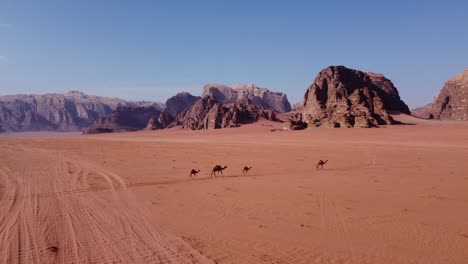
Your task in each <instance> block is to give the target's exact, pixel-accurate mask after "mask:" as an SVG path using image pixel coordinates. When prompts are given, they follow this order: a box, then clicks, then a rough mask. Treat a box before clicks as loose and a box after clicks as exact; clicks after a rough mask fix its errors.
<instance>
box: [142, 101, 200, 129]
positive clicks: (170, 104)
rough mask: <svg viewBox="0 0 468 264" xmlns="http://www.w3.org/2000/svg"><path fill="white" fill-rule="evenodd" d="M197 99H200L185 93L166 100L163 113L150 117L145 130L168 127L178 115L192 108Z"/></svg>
mask: <svg viewBox="0 0 468 264" xmlns="http://www.w3.org/2000/svg"><path fill="white" fill-rule="evenodd" d="M198 99H200V97H199V96H193V95H191V94H189V93H186V92H182V93H178V94H176V95H175V96H173V97H171V98H169V99H167V101H166V104H165V105H166V108H165V109H164V111H163V112H162V113H161V114H158V115H157V116H154V117H152V118H151V119H150V121H149V122H148V124H147V126H146V129H148V130H156V129H162V128H166V127H169V126H170V125H171V124H172V123H173V122H174V120H175V118H176V117H177V116H178V115H180V114H181V113H183V112H184V111H185V110H187V109H189V108H190V107H192V106H193V105H194V104H195V102H196V101H197V100H198Z"/></svg>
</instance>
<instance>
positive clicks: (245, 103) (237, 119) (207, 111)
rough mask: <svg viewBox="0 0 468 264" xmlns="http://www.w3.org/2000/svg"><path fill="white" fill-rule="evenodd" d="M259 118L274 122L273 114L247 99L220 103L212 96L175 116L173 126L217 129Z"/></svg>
mask: <svg viewBox="0 0 468 264" xmlns="http://www.w3.org/2000/svg"><path fill="white" fill-rule="evenodd" d="M260 118H265V119H268V120H276V118H275V112H274V111H273V110H271V109H264V108H262V107H259V106H257V105H255V104H254V103H253V102H252V101H251V100H249V99H243V100H240V101H237V102H235V103H221V102H218V101H217V100H216V99H215V98H214V97H212V96H206V97H203V98H202V99H199V100H198V101H197V102H196V103H195V104H194V105H193V106H192V107H191V108H190V109H188V110H187V111H185V112H184V113H182V114H180V115H179V116H177V118H176V120H175V121H174V124H173V125H177V126H181V127H182V128H183V129H191V130H201V129H217V128H228V127H238V126H240V125H242V124H249V123H253V122H256V121H258V120H259V119H260Z"/></svg>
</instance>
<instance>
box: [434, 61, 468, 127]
mask: <svg viewBox="0 0 468 264" xmlns="http://www.w3.org/2000/svg"><path fill="white" fill-rule="evenodd" d="M432 113H433V115H434V118H435V119H442V120H468V68H466V69H465V71H464V72H462V73H460V74H459V75H457V76H455V77H453V78H452V79H450V80H449V81H447V82H446V83H445V85H444V88H442V90H441V91H440V93H439V94H438V95H437V96H436V98H435V100H434V106H433V107H432Z"/></svg>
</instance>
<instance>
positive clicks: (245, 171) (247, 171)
mask: <svg viewBox="0 0 468 264" xmlns="http://www.w3.org/2000/svg"><path fill="white" fill-rule="evenodd" d="M251 169H252V166H250V167H247V166H245V167H244V169H243V170H242V174H248V173H249V170H251Z"/></svg>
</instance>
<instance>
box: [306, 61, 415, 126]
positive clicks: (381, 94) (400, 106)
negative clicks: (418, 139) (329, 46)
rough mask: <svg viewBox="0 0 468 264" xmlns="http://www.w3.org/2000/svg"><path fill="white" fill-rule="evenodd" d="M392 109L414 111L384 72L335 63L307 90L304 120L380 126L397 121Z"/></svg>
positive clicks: (314, 124)
mask: <svg viewBox="0 0 468 264" xmlns="http://www.w3.org/2000/svg"><path fill="white" fill-rule="evenodd" d="M390 112H400V113H405V114H409V113H410V111H409V109H408V106H407V105H406V104H405V103H404V102H403V101H402V100H401V99H400V96H399V94H398V90H397V89H396V88H395V87H394V86H393V84H392V82H391V81H390V80H388V79H387V78H385V77H384V76H383V75H381V74H375V73H368V72H362V71H358V70H353V69H348V68H346V67H344V66H331V67H328V68H326V69H324V70H322V71H321V72H320V73H319V74H318V76H317V77H316V78H315V80H314V82H313V83H312V85H311V86H310V87H309V89H308V90H307V92H306V94H305V96H304V105H303V110H302V121H303V122H305V123H307V124H308V126H309V127H310V126H312V127H313V126H325V127H377V126H379V125H387V124H393V123H395V122H394V120H393V119H392V117H391V116H390V115H389V113H390Z"/></svg>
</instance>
